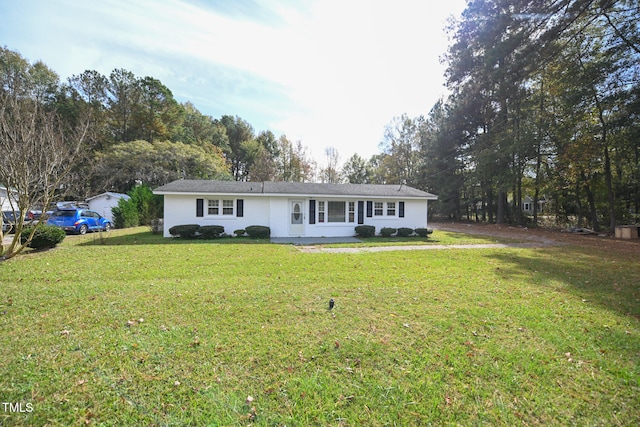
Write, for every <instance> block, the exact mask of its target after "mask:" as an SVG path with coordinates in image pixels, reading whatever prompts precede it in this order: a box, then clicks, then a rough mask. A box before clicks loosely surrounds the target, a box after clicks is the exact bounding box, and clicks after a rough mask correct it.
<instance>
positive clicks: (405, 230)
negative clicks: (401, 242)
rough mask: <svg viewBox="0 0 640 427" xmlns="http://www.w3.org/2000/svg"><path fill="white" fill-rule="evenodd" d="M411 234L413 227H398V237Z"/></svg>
mask: <svg viewBox="0 0 640 427" xmlns="http://www.w3.org/2000/svg"><path fill="white" fill-rule="evenodd" d="M412 234H413V228H408V227H400V228H398V237H409V236H411V235H412Z"/></svg>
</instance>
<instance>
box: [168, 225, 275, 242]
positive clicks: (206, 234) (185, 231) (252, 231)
mask: <svg viewBox="0 0 640 427" xmlns="http://www.w3.org/2000/svg"><path fill="white" fill-rule="evenodd" d="M234 233H235V235H236V236H238V237H240V236H244V235H245V234H246V235H247V236H249V237H250V238H252V239H268V238H269V236H271V229H270V228H269V227H265V226H262V225H250V226H249V227H247V228H246V229H244V230H235V231H234ZM169 234H171V235H172V236H173V237H180V238H182V239H195V238H201V239H219V238H221V237H224V235H225V234H224V227H223V226H222V225H198V224H182V225H174V226H173V227H171V228H170V229H169Z"/></svg>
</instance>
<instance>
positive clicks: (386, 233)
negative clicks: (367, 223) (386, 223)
mask: <svg viewBox="0 0 640 427" xmlns="http://www.w3.org/2000/svg"><path fill="white" fill-rule="evenodd" d="M396 231H397V230H396V229H395V228H391V227H383V228H382V229H380V235H381V236H382V237H391V235H393V234H395V233H396Z"/></svg>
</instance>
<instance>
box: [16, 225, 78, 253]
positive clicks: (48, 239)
mask: <svg viewBox="0 0 640 427" xmlns="http://www.w3.org/2000/svg"><path fill="white" fill-rule="evenodd" d="M31 231H33V227H27V228H24V229H23V230H22V233H21V234H20V241H21V243H23V244H24V242H26V241H27V239H28V238H29V234H31ZM66 236H67V233H65V232H64V230H62V229H61V228H58V227H54V226H53V225H44V224H43V225H40V227H38V229H37V230H36V232H35V234H34V235H33V238H32V239H31V241H30V242H29V244H28V245H27V246H28V247H30V248H33V249H48V248H53V247H55V246H56V245H57V244H58V243H60V242H62V241H63V240H64V238H65V237H66Z"/></svg>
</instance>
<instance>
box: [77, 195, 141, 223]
mask: <svg viewBox="0 0 640 427" xmlns="http://www.w3.org/2000/svg"><path fill="white" fill-rule="evenodd" d="M120 199H124V200H129V199H131V197H129V196H127V195H126V194H122V193H112V192H110V191H108V192H106V193H102V194H98V195H97V196H93V197H89V198H88V199H86V202H87V204H88V205H89V209H91V210H92V211H96V212H98V213H99V214H100V215H102V216H103V217H105V218H106V219H107V220H109V221H110V222H111V223H112V224H113V214H112V213H111V208H113V207H115V206H118V202H119V201H120Z"/></svg>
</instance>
